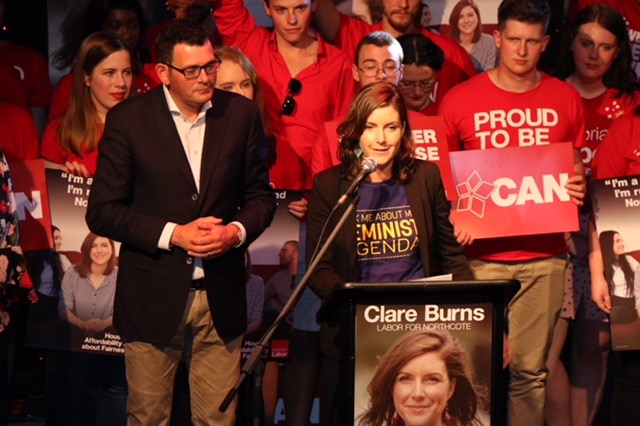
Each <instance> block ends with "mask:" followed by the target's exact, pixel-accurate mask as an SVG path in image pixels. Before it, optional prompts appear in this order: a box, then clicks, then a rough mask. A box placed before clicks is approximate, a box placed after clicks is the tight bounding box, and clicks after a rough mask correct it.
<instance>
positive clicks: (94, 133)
mask: <svg viewBox="0 0 640 426" xmlns="http://www.w3.org/2000/svg"><path fill="white" fill-rule="evenodd" d="M132 81H133V69H132V66H131V55H130V53H129V49H127V48H126V46H125V45H124V44H123V43H122V41H121V40H120V39H119V38H117V37H116V36H115V35H113V34H111V33H107V32H98V33H94V34H92V35H90V36H89V37H87V38H86V39H85V41H84V42H83V43H82V46H81V47H80V53H79V54H78V59H77V60H76V65H75V68H74V86H73V92H72V96H71V101H70V102H69V109H68V110H67V112H66V113H65V115H64V117H63V118H61V119H58V120H55V121H53V122H51V123H49V125H48V126H47V129H46V131H45V134H44V137H43V139H42V151H41V156H42V157H43V158H44V159H45V160H48V164H47V165H48V166H50V167H53V168H58V169H62V170H64V171H66V172H67V173H71V174H73V175H78V176H84V177H89V176H92V175H93V174H95V172H96V167H97V165H96V161H97V158H98V141H99V140H100V138H101V136H102V132H103V130H104V123H105V119H106V116H107V112H108V111H109V110H110V109H111V108H112V107H114V106H115V105H117V104H118V103H120V102H121V101H123V100H125V99H126V98H128V97H129V95H130V94H131V87H132Z"/></svg>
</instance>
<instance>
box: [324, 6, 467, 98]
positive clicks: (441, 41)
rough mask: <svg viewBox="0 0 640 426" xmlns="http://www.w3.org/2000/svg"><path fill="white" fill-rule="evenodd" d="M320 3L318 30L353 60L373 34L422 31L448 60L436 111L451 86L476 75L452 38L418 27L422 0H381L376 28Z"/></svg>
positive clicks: (435, 95)
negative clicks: (379, 18)
mask: <svg viewBox="0 0 640 426" xmlns="http://www.w3.org/2000/svg"><path fill="white" fill-rule="evenodd" d="M317 1H318V6H317V8H316V10H315V12H314V16H315V18H316V24H317V25H318V29H319V30H320V32H321V33H322V35H324V36H325V38H326V39H327V40H329V41H330V42H333V43H335V44H336V46H338V47H340V48H341V49H343V50H344V51H345V52H346V53H347V54H348V55H349V56H350V57H351V58H352V59H353V56H352V55H354V53H355V51H356V46H357V45H358V43H359V42H360V40H362V38H363V37H364V36H366V35H367V34H369V33H371V32H373V31H386V32H388V33H389V34H391V35H392V36H394V37H396V38H397V37H399V36H401V35H404V34H408V33H412V32H420V33H422V34H423V35H424V36H425V37H427V38H429V39H431V40H432V41H433V42H434V43H435V44H436V45H437V46H438V47H440V48H441V49H442V51H443V52H444V57H445V61H444V65H443V66H442V72H440V73H439V74H438V78H437V84H436V86H435V87H434V89H433V92H432V93H433V99H434V100H433V103H434V104H435V108H436V109H437V107H438V105H439V104H440V101H441V99H442V97H443V96H444V95H445V94H446V93H447V92H448V91H449V90H451V88H452V87H454V86H455V85H456V84H458V83H461V82H463V81H465V80H467V79H468V78H469V77H472V76H474V75H476V73H477V72H476V69H475V66H474V65H473V62H472V61H471V57H470V56H469V54H468V53H467V52H466V51H465V50H464V48H462V47H461V46H460V45H459V44H458V43H456V42H455V41H454V40H453V39H451V38H449V37H444V36H441V35H438V34H434V33H433V32H431V31H429V30H428V29H425V28H420V27H418V26H416V24H415V17H416V15H417V14H418V13H419V10H420V1H421V0H382V9H383V14H382V21H380V22H378V23H377V24H374V25H369V24H368V23H366V22H363V21H360V20H359V19H357V18H353V17H351V16H347V15H343V14H341V13H339V12H338V9H337V8H336V6H335V5H334V4H333V2H332V1H331V0H317Z"/></svg>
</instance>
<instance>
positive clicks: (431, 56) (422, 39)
mask: <svg viewBox="0 0 640 426" xmlns="http://www.w3.org/2000/svg"><path fill="white" fill-rule="evenodd" d="M398 41H399V42H400V46H402V51H403V52H404V59H403V60H402V64H403V65H415V66H418V67H419V66H422V65H427V66H428V67H429V68H431V69H433V70H434V71H440V70H441V69H442V65H443V64H444V52H443V51H442V49H440V47H438V46H437V45H436V44H435V43H434V42H433V41H431V39H430V38H428V37H427V36H425V35H424V34H420V33H417V34H405V35H403V36H400V37H398Z"/></svg>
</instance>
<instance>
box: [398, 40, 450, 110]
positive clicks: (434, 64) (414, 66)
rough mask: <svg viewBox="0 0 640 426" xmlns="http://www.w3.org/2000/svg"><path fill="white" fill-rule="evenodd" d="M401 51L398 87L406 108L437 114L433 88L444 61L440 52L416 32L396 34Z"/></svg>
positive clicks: (442, 53) (440, 50) (435, 85)
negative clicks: (401, 71)
mask: <svg viewBox="0 0 640 426" xmlns="http://www.w3.org/2000/svg"><path fill="white" fill-rule="evenodd" d="M398 42H400V45H401V46H402V51H403V52H404V60H403V61H402V66H403V69H404V76H403V78H402V80H401V81H400V83H398V88H400V91H401V92H402V96H404V100H405V102H406V103H407V108H409V109H410V110H412V111H418V112H420V113H421V114H424V115H437V113H438V108H437V105H436V103H435V100H436V96H435V93H436V92H435V90H436V87H437V84H438V83H437V80H438V74H439V73H440V72H441V70H442V66H443V64H444V52H443V51H442V49H440V48H439V47H438V46H437V45H436V44H435V43H434V42H433V41H431V40H430V39H429V38H427V37H425V36H424V35H422V34H420V33H415V34H405V35H403V36H401V37H398Z"/></svg>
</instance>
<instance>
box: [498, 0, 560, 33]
mask: <svg viewBox="0 0 640 426" xmlns="http://www.w3.org/2000/svg"><path fill="white" fill-rule="evenodd" d="M550 19H551V9H550V8H549V3H547V0H504V1H503V2H502V3H500V6H499V7H498V28H499V29H500V31H502V30H504V29H505V27H506V26H507V21H508V20H513V21H518V22H525V23H527V24H543V25H544V31H545V33H546V32H547V28H548V27H549V20H550Z"/></svg>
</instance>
